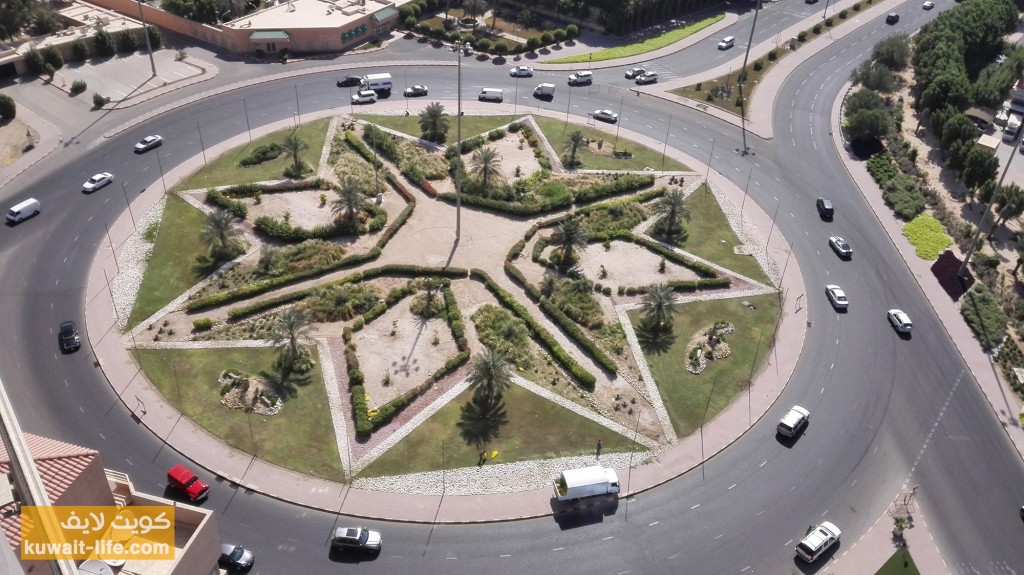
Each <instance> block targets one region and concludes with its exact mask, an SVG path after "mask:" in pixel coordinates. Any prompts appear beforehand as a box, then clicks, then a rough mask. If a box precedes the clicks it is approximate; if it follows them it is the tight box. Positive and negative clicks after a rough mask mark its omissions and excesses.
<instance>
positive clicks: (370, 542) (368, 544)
mask: <svg viewBox="0 0 1024 575" xmlns="http://www.w3.org/2000/svg"><path fill="white" fill-rule="evenodd" d="M382 545H383V539H382V537H381V536H380V533H378V532H377V531H372V530H370V529H367V528H365V527H338V528H337V529H335V530H334V535H333V536H332V537H331V549H354V550H357V551H371V552H373V553H380V549H381V546H382Z"/></svg>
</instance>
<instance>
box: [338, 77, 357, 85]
mask: <svg viewBox="0 0 1024 575" xmlns="http://www.w3.org/2000/svg"><path fill="white" fill-rule="evenodd" d="M362 81H363V79H362V78H360V77H359V76H345V77H344V78H341V79H340V80H338V87H339V88H351V87H353V86H358V85H359V84H360V83H361V82H362Z"/></svg>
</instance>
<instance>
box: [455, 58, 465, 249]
mask: <svg viewBox="0 0 1024 575" xmlns="http://www.w3.org/2000/svg"><path fill="white" fill-rule="evenodd" d="M462 49H463V43H462V42H456V43H455V51H456V52H457V55H456V58H458V62H459V64H458V82H457V84H456V85H457V86H458V87H457V88H456V89H457V90H458V93H457V95H456V101H457V102H458V104H457V107H456V114H457V115H456V116H455V148H456V152H457V154H456V156H455V158H456V165H455V243H459V239H460V238H461V237H462Z"/></svg>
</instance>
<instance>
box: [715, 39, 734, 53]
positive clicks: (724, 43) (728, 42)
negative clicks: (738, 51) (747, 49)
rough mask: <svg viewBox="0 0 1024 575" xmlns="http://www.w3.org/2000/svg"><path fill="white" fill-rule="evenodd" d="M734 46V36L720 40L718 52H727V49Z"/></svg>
mask: <svg viewBox="0 0 1024 575" xmlns="http://www.w3.org/2000/svg"><path fill="white" fill-rule="evenodd" d="M735 45H736V37H735V36H726V37H725V38H722V40H721V41H720V42H718V49H719V50H728V49H729V48H732V47H733V46H735Z"/></svg>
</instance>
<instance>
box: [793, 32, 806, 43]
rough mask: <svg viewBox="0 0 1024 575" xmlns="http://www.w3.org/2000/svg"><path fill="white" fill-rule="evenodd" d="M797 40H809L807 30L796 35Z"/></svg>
mask: <svg viewBox="0 0 1024 575" xmlns="http://www.w3.org/2000/svg"><path fill="white" fill-rule="evenodd" d="M796 41H797V42H806V41H807V32H806V31H802V32H800V33H799V34H797V35H796Z"/></svg>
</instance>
